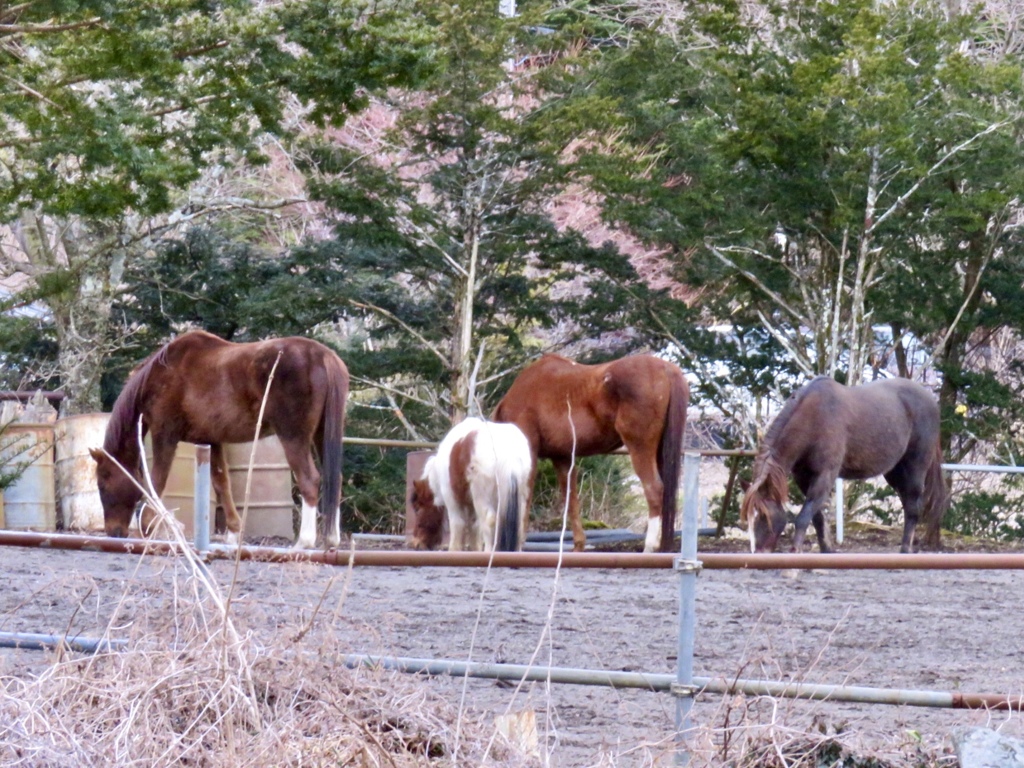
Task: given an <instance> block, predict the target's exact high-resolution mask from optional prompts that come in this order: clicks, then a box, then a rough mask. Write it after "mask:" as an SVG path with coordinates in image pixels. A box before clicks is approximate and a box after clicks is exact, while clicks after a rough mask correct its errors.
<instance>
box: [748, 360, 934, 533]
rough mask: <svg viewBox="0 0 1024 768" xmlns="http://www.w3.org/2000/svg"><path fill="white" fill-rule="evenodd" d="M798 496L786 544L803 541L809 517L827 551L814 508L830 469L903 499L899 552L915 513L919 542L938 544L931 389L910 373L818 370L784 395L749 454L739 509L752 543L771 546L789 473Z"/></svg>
mask: <svg viewBox="0 0 1024 768" xmlns="http://www.w3.org/2000/svg"><path fill="white" fill-rule="evenodd" d="M790 475H792V476H793V479H794V480H795V481H796V484H797V487H799V488H800V491H801V492H802V493H803V494H804V504H803V507H801V509H800V513H799V514H798V515H797V518H796V531H795V533H794V536H793V548H794V550H795V551H797V552H799V551H800V550H801V549H802V548H803V543H804V536H805V534H806V532H807V526H808V525H809V524H810V523H811V522H813V523H814V528H815V531H816V532H817V534H818V546H819V548H820V549H821V551H822V552H827V551H829V546H828V541H827V539H828V536H827V530H826V526H825V518H824V515H823V514H822V509H823V508H824V506H825V503H826V502H827V501H828V497H829V494H830V493H831V492H832V489H833V487H834V486H835V481H836V478H837V477H841V478H843V479H844V480H866V479H868V478H871V477H877V476H878V475H882V476H884V477H885V480H886V482H887V483H889V485H891V486H892V488H893V489H894V490H895V491H896V493H897V494H899V497H900V501H901V502H902V504H903V541H902V543H901V544H900V552H910V551H911V549H912V548H913V546H914V528H915V526H916V525H917V522H918V520H919V519H920V518H921V517H922V514H923V517H924V520H925V521H926V523H927V525H928V528H927V531H926V534H925V542H924V543H925V546H926V547H928V548H929V549H937V548H938V546H939V536H940V529H941V525H942V517H943V515H944V514H945V511H946V507H947V506H948V504H949V496H948V493H947V491H946V483H945V480H944V478H943V476H942V451H941V449H940V447H939V406H938V403H937V402H936V400H935V398H934V397H933V396H932V394H931V392H929V391H928V390H927V389H925V388H924V387H923V386H921V385H920V384H917V383H915V382H913V381H910V380H909V379H883V380H881V381H875V382H872V383H870V384H864V385H862V386H858V387H847V386H844V385H842V384H839V383H837V382H836V381H835V380H834V379H831V378H829V377H827V376H819V377H818V378H816V379H814V380H813V381H811V382H810V383H809V384H807V385H805V386H804V387H802V388H800V389H799V390H797V391H796V392H794V393H793V395H792V396H791V397H790V398H789V400H788V401H787V402H786V404H785V406H784V407H783V409H782V412H781V413H780V414H779V415H778V417H776V419H775V421H773V422H772V425H771V427H769V428H768V434H767V435H765V438H764V440H763V441H762V442H761V446H760V449H759V450H758V453H757V458H756V459H755V460H754V473H753V480H752V481H751V483H750V487H749V488H748V489H747V492H746V495H745V496H744V499H743V505H742V507H741V510H740V521H741V523H742V524H744V525H747V526H748V527H749V530H750V539H751V549H752V550H753V551H756V552H771V551H772V550H774V549H775V545H776V543H777V542H778V539H779V536H780V535H781V534H782V531H783V530H784V529H785V527H786V512H785V508H784V504H785V502H786V499H787V498H788V477H789V476H790Z"/></svg>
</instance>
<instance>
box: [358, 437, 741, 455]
mask: <svg viewBox="0 0 1024 768" xmlns="http://www.w3.org/2000/svg"><path fill="white" fill-rule="evenodd" d="M342 442H343V443H344V444H345V445H366V446H370V447H376V448H407V449H409V450H413V451H415V450H433V449H434V448H437V441H431V440H392V439H390V438H383V437H380V438H378V437H348V436H345V437H342ZM610 453H614V454H621V455H623V456H625V455H627V454H628V453H629V452H628V451H627V450H626V449H625V448H616V449H615V450H614V451H610ZM696 453H699V454H700V455H701V456H756V455H757V451H752V450H750V449H747V448H735V449H732V448H722V449H718V448H714V449H710V450H706V451H696Z"/></svg>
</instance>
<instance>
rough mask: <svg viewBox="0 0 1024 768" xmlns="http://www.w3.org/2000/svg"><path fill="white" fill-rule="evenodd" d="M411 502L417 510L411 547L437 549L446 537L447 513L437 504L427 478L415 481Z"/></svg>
mask: <svg viewBox="0 0 1024 768" xmlns="http://www.w3.org/2000/svg"><path fill="white" fill-rule="evenodd" d="M409 501H410V503H411V504H412V508H413V509H414V510H416V524H415V526H413V531H412V538H411V539H410V541H409V545H410V546H411V547H412V548H413V549H437V548H438V547H440V546H441V539H442V537H443V535H444V531H443V529H444V514H445V513H444V507H442V506H440V505H438V504H437V503H436V501H435V499H434V491H433V490H431V488H430V482H429V481H428V480H427V479H426V477H422V478H420V479H419V480H413V483H412V495H411V496H410V499H409Z"/></svg>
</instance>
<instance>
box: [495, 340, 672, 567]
mask: <svg viewBox="0 0 1024 768" xmlns="http://www.w3.org/2000/svg"><path fill="white" fill-rule="evenodd" d="M689 400H690V389H689V386H688V385H687V383H686V378H685V377H684V376H683V372H682V371H681V370H679V367H678V366H676V365H673V364H672V363H669V362H666V361H665V360H661V359H660V358H657V357H654V356H653V355H633V356H630V357H624V358H621V359H619V360H613V361H612V362H610V363H604V364H601V365H582V364H580V363H576V362H573V361H572V360H569V359H567V358H564V357H561V356H559V355H544V356H543V357H542V358H541V359H540V360H538V361H537V362H535V363H533V364H531V365H529V366H527V367H526V368H525V369H523V371H522V373H520V374H519V376H518V377H516V380H515V381H513V382H512V386H511V387H510V388H509V390H508V393H507V394H506V395H505V397H504V398H502V400H501V402H500V403H498V407H497V408H496V409H495V410H494V420H495V421H507V422H510V423H512V424H515V425H516V426H518V427H519V428H520V429H521V430H522V431H523V434H525V435H526V439H527V440H528V441H529V443H530V452H531V455H532V459H533V468H532V472H531V475H530V495H531V496H532V493H533V481H534V478H535V476H536V472H537V460H538V459H551V462H552V463H553V464H554V466H555V472H556V473H557V475H558V487H559V490H560V492H561V499H562V503H563V505H564V504H565V503H566V501H568V505H569V509H568V517H569V521H570V523H571V525H572V540H573V548H574V549H575V550H577V551H582V550H583V548H584V546H585V544H586V534H585V533H584V532H583V524H582V523H581V522H580V511H579V490H578V488H577V484H576V480H577V474H578V471H577V467H576V464H575V463H574V459H575V458H578V457H580V456H594V455H596V454H602V453H611V452H612V451H614V450H615V449H617V448H620V447H621V446H623V445H625V446H626V450H627V451H629V458H630V460H631V461H632V462H633V470H634V471H635V472H636V474H637V477H638V478H640V482H641V483H642V485H643V489H644V497H645V498H646V499H647V506H648V510H649V517H648V521H647V536H646V538H645V541H644V551H645V552H652V551H654V548H655V546H659V540H660V549H661V551H662V552H668V551H670V550H671V549H672V537H673V534H674V528H675V516H676V495H677V491H678V489H679V468H680V463H681V452H682V448H683V431H684V430H685V428H686V408H687V406H688V405H689ZM570 467H571V468H572V472H571V477H570Z"/></svg>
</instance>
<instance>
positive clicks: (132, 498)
mask: <svg viewBox="0 0 1024 768" xmlns="http://www.w3.org/2000/svg"><path fill="white" fill-rule="evenodd" d="M89 455H90V456H92V458H93V460H94V461H95V462H96V484H97V486H98V487H99V491H100V502H101V503H102V504H103V526H104V528H105V529H106V532H107V536H115V537H117V538H119V539H123V538H125V537H126V536H127V535H128V526H129V525H130V524H131V521H132V514H134V512H135V508H136V507H137V506H138V503H139V501H140V500H141V499H142V491H140V490H139V488H138V486H137V485H135V483H134V481H133V480H132V478H131V477H129V476H128V475H127V474H125V470H124V469H122V468H121V467H120V466H119V465H118V463H117V462H116V461H114V460H113V459H112V458H111V457H110V456H108V455H107V453H106V452H105V451H103V450H100V449H98V448H90V449H89ZM126 469H129V471H130V469H131V468H127V467H126Z"/></svg>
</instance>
